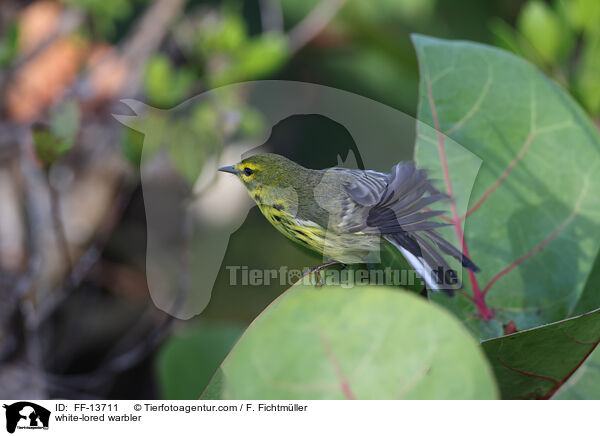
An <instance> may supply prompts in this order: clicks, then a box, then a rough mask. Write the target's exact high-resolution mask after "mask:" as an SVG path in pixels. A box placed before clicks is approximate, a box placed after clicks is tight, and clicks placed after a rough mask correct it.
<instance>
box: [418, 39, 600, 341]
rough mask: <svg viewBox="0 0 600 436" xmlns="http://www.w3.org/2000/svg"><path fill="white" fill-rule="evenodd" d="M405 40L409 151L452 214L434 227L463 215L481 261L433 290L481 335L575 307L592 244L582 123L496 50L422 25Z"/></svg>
mask: <svg viewBox="0 0 600 436" xmlns="http://www.w3.org/2000/svg"><path fill="white" fill-rule="evenodd" d="M414 44H415V47H416V50H417V55H418V58H419V63H420V69H421V85H420V93H421V97H420V107H419V114H418V117H419V120H420V121H421V124H420V125H419V128H418V130H419V132H418V140H417V149H416V158H417V160H418V163H419V165H420V166H423V167H426V168H429V169H430V171H431V172H432V173H433V176H434V177H438V178H439V179H440V188H441V189H443V190H446V191H447V190H448V189H447V188H448V187H452V188H453V194H454V200H455V203H456V206H457V213H456V214H453V213H451V212H449V214H448V217H447V219H448V220H449V221H451V222H453V223H454V224H455V225H454V226H453V227H451V228H447V229H444V230H445V231H447V232H446V236H448V237H450V236H451V235H452V233H456V234H457V235H460V233H461V231H462V227H463V226H464V240H465V243H466V246H467V249H468V252H469V254H470V256H471V258H472V259H473V260H474V261H475V263H477V264H478V265H479V266H480V267H481V272H480V273H479V274H476V275H472V274H471V275H470V276H469V277H468V278H467V277H465V278H466V280H464V282H465V289H464V290H465V293H464V295H462V296H459V297H458V298H456V299H454V300H452V301H450V300H448V299H439V298H438V299H437V300H438V301H439V302H440V303H441V304H443V305H445V306H447V307H449V308H450V309H451V310H453V311H454V312H455V313H456V314H457V315H458V316H459V317H460V318H461V319H463V320H465V322H467V324H468V325H469V326H470V327H471V328H472V329H473V330H474V331H475V332H476V334H477V335H478V336H479V337H481V338H489V337H492V336H499V335H500V334H502V325H503V324H504V325H506V324H510V325H514V324H516V327H517V328H518V329H519V330H520V329H525V328H532V327H535V326H539V325H541V324H545V323H548V322H553V321H557V320H560V319H563V318H566V317H568V316H572V315H574V314H576V313H578V312H576V310H579V308H578V302H579V300H580V297H581V295H582V293H583V289H584V286H585V283H586V280H587V278H588V275H589V273H590V271H591V268H592V264H593V262H594V259H595V258H596V255H597V253H598V249H599V247H600V238H599V237H598V228H599V227H598V226H599V224H600V196H598V194H597V192H598V189H599V188H600V140H599V137H598V133H597V132H596V130H595V128H594V126H593V125H592V123H591V122H590V120H589V119H588V118H587V116H586V115H585V113H584V112H583V111H582V110H581V109H580V108H579V106H578V105H577V104H576V103H575V102H574V101H573V99H572V98H571V97H570V96H569V95H567V94H566V93H565V92H564V91H563V90H562V89H561V88H560V87H558V86H557V85H556V84H554V83H553V82H551V81H550V80H548V79H547V78H546V77H544V76H543V75H542V74H541V73H540V72H539V71H538V70H537V69H536V68H535V67H533V66H532V65H530V64H529V63H527V62H526V61H524V60H522V59H520V58H518V57H516V56H514V55H512V54H510V53H508V52H505V51H503V50H499V49H495V48H491V47H487V46H484V45H481V44H474V43H469V42H451V41H443V40H439V39H433V38H427V37H422V36H416V37H414ZM457 144H460V147H459V146H458V145H457ZM460 150H462V154H461V151H460ZM473 158H479V159H481V162H482V164H481V167H480V168H479V167H478V160H477V159H473ZM469 159H470V160H469ZM444 167H445V168H444ZM445 170H447V171H445ZM477 170H478V171H477ZM474 174H476V178H474ZM473 182H474V184H473V185H472V186H473V189H472V192H471V191H470V186H471V184H472V183H473ZM467 205H468V206H467ZM462 206H465V207H464V209H463V210H464V212H463V211H461V207H462ZM465 214H466V215H468V216H467V218H466V219H464V215H465ZM454 238H455V240H456V241H458V240H460V238H458V237H457V236H455V237H454ZM465 276H466V274H465ZM511 322H512V323H514V324H512V323H511Z"/></svg>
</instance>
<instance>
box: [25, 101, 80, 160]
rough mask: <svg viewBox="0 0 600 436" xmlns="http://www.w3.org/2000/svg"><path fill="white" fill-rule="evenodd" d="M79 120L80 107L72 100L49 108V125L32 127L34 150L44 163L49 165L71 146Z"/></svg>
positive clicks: (77, 129)
mask: <svg viewBox="0 0 600 436" xmlns="http://www.w3.org/2000/svg"><path fill="white" fill-rule="evenodd" d="M80 122H81V113H80V109H79V106H78V104H77V103H76V102H75V101H73V100H65V101H64V102H62V103H60V104H59V105H57V106H54V107H52V108H51V109H50V123H49V126H39V127H36V128H34V129H33V140H34V146H35V150H36V153H37V155H38V157H39V158H40V160H41V161H42V162H43V163H44V164H46V165H51V164H52V163H54V162H55V161H56V160H57V159H58V158H59V157H60V156H62V155H63V154H65V153H66V152H67V151H69V150H70V149H71V148H72V147H73V145H74V141H75V136H76V135H77V132H78V131H79V124H80Z"/></svg>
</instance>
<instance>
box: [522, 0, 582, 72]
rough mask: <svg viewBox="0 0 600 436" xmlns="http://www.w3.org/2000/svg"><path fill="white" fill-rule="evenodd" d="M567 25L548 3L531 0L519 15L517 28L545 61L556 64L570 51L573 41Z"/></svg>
mask: <svg viewBox="0 0 600 436" xmlns="http://www.w3.org/2000/svg"><path fill="white" fill-rule="evenodd" d="M565 24H566V23H563V22H562V20H561V19H560V17H559V16H558V15H557V14H556V12H555V11H554V10H553V9H552V8H550V6H548V5H547V4H546V3H544V2H542V1H540V0H530V1H529V2H527V4H526V5H525V7H524V8H523V10H522V11H521V14H520V15H519V20H518V23H517V27H518V28H519V30H520V31H521V33H522V34H523V35H524V36H525V37H526V38H527V39H528V40H529V42H531V44H532V45H533V47H534V48H535V49H536V50H537V51H538V53H539V54H540V55H541V57H542V58H543V60H544V61H546V62H548V63H556V62H558V61H559V60H560V59H561V58H562V57H563V56H564V55H565V54H566V53H567V52H568V51H569V50H568V46H569V45H570V42H571V40H572V35H571V34H570V31H569V28H568V27H567V26H566V25H565Z"/></svg>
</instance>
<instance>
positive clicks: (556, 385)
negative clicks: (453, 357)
mask: <svg viewBox="0 0 600 436" xmlns="http://www.w3.org/2000/svg"><path fill="white" fill-rule="evenodd" d="M593 313H600V308H598V309H594V310H592V311H589V312H586V313H582V314H580V315H575V316H572V317H569V318H565V319H562V320H560V321H555V322H551V323H548V324H543V325H541V326H537V327H532V328H530V329H525V330H521V331H519V332H516V333H510V334H507V335H503V336H498V337H495V338H490V339H486V340H485V341H482V342H481V345H483V344H484V343H486V342H491V341H494V340H498V339H505V338H507V337H510V336H514V335H520V334H523V333H527V332H531V331H535V330H539V329H541V328H545V327H548V326H551V325H556V324H562V323H564V322H567V321H571V320H574V319H578V318H582V317H584V316H587V315H591V314H593ZM561 331H562V332H563V333H564V334H565V335H567V337H568V338H569V339H570V340H572V341H573V342H575V343H577V344H579V345H589V346H590V349H589V350H588V352H587V353H586V354H585V356H583V358H582V359H581V360H580V361H579V363H578V364H577V365H576V366H575V367H574V368H573V369H572V370H571V371H570V372H569V373H568V374H567V375H566V376H565V377H563V378H562V379H560V380H559V379H556V378H554V377H549V376H546V375H542V374H535V373H530V372H527V371H523V370H520V369H518V368H515V367H512V366H510V365H509V364H507V363H506V362H504V361H503V360H502V359H501V358H500V356H498V355H497V356H496V359H497V360H498V362H500V364H502V366H504V367H505V368H507V369H509V370H511V371H514V372H517V373H519V374H522V375H525V376H528V377H535V378H541V379H545V380H548V381H551V382H553V383H554V386H553V387H552V388H551V389H550V390H549V391H548V392H547V393H546V394H545V395H541V396H536V397H531V399H536V400H549V399H551V398H552V397H553V396H554V395H555V394H556V392H558V390H559V389H560V388H561V387H562V386H563V385H564V384H565V383H566V382H567V381H568V380H569V379H570V378H571V377H572V376H573V374H575V372H577V370H578V369H579V368H580V367H581V365H583V363H584V362H585V361H586V360H587V358H588V357H590V355H591V354H592V353H593V352H594V350H595V349H596V347H597V346H598V345H599V344H600V338H598V340H596V341H594V342H582V341H578V340H576V339H575V338H573V337H572V336H571V335H569V334H568V333H567V332H566V331H565V330H561Z"/></svg>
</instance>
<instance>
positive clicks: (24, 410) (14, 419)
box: [4, 401, 50, 433]
mask: <svg viewBox="0 0 600 436" xmlns="http://www.w3.org/2000/svg"><path fill="white" fill-rule="evenodd" d="M4 408H5V409H6V431H8V432H9V433H14V432H15V430H16V429H17V428H19V429H47V428H48V424H49V421H50V411H49V410H48V409H46V408H44V407H42V406H38V405H37V404H35V403H30V402H28V401H19V402H18V403H13V404H10V405H7V404H5V405H4Z"/></svg>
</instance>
